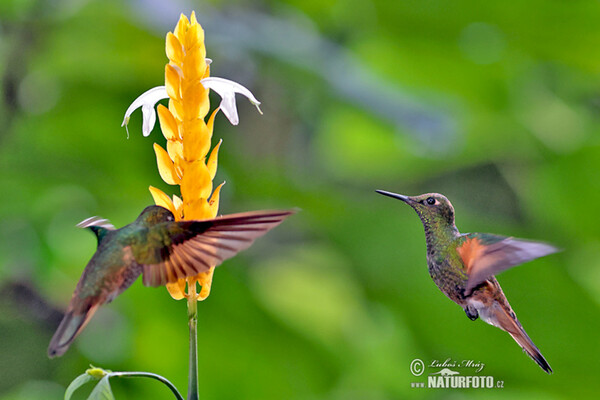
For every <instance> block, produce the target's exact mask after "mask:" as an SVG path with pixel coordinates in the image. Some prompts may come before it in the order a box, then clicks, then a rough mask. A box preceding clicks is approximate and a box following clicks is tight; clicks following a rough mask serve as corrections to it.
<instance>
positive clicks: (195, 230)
mask: <svg viewBox="0 0 600 400" xmlns="http://www.w3.org/2000/svg"><path fill="white" fill-rule="evenodd" d="M293 213H294V211H254V212H246V213H240V214H231V215H225V216H222V217H218V218H215V219H209V220H202V221H178V222H166V223H162V224H160V225H161V226H160V227H157V228H160V229H161V232H160V235H161V237H162V239H161V240H162V242H163V246H162V247H161V248H159V249H157V250H156V251H152V252H148V251H145V252H143V253H142V254H137V255H136V260H137V262H138V263H140V264H143V275H144V278H143V282H144V285H146V286H161V285H165V284H166V283H174V282H177V280H178V279H183V278H187V277H191V276H195V275H198V274H199V273H200V272H206V271H208V270H209V269H210V268H211V267H214V266H217V265H220V264H221V263H222V262H223V261H224V260H227V259H229V258H231V257H233V256H234V255H236V254H237V253H238V252H240V251H242V250H245V249H247V248H248V247H250V245H251V244H252V243H253V242H254V240H256V239H257V238H259V237H261V236H263V235H264V234H265V233H267V232H268V231H269V230H271V229H273V228H274V227H276V226H277V225H279V224H280V223H281V222H282V221H283V220H284V219H285V218H286V217H287V216H289V215H290V214H293ZM153 229H154V228H153Z"/></svg>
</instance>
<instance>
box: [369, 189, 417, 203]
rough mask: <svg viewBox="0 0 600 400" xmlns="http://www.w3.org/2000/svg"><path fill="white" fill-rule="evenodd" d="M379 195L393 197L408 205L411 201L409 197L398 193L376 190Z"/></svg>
mask: <svg viewBox="0 0 600 400" xmlns="http://www.w3.org/2000/svg"><path fill="white" fill-rule="evenodd" d="M376 192H377V193H379V194H382V195H384V196H388V197H393V198H394V199H398V200H402V201H403V202H405V203H408V202H409V201H410V199H409V198H408V196H404V195H401V194H398V193H392V192H386V191H385V190H376Z"/></svg>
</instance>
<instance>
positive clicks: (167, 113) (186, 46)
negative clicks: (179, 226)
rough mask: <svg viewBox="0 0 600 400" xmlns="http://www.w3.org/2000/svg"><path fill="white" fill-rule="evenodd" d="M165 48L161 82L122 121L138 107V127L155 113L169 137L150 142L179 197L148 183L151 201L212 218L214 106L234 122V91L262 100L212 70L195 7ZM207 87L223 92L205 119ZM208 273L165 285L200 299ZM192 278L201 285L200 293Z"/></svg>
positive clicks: (178, 295)
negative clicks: (163, 142)
mask: <svg viewBox="0 0 600 400" xmlns="http://www.w3.org/2000/svg"><path fill="white" fill-rule="evenodd" d="M165 51H166V54H167V57H168V58H169V62H168V63H167V64H166V66H165V70H164V71H165V72H164V73H165V85H164V86H157V87H155V88H152V89H150V90H147V91H146V92H144V93H142V95H140V96H138V98H136V99H135V100H134V101H133V103H132V104H131V105H130V106H129V108H128V109H127V111H125V116H124V119H123V124H124V125H126V124H127V122H128V121H129V117H130V115H131V113H132V112H134V111H135V110H137V109H138V108H142V117H143V128H142V133H143V134H144V136H148V135H149V134H150V131H151V130H152V127H154V125H155V122H156V113H158V118H159V121H160V127H161V130H162V132H163V135H164V137H165V138H166V139H167V144H166V148H163V147H161V146H159V145H158V144H155V145H154V152H155V153H156V160H157V165H158V170H159V173H160V176H161V178H162V179H163V180H164V181H165V182H166V183H168V184H171V185H177V184H179V186H180V192H181V197H178V196H175V195H173V197H172V198H170V197H169V196H167V195H166V194H165V193H164V192H162V191H161V190H159V189H157V188H155V187H152V186H150V192H151V194H152V197H153V198H154V202H155V203H156V204H157V205H160V206H163V207H165V208H167V209H169V210H170V211H171V212H172V213H173V214H174V216H175V218H176V219H177V220H181V219H186V220H202V219H208V218H214V217H215V216H216V215H217V213H218V209H219V197H220V192H221V188H222V186H223V183H222V184H220V185H218V186H217V187H216V188H215V189H214V191H213V182H212V180H213V179H214V177H215V175H216V173H217V163H218V153H219V149H220V146H221V143H222V142H221V141H219V143H217V144H216V145H215V146H214V148H213V149H212V151H211V139H212V135H213V128H214V123H215V116H216V114H217V112H219V111H223V113H224V114H225V116H226V117H227V119H228V120H229V121H230V122H231V123H232V124H233V125H237V124H238V122H239V117H238V113H237V108H236V101H235V96H236V94H241V95H243V96H245V97H246V98H248V99H249V100H250V102H251V103H252V104H254V105H255V106H256V107H257V108H258V106H259V105H260V102H259V101H258V100H257V99H256V98H255V97H254V95H253V94H252V93H251V92H250V91H249V90H248V89H247V88H245V87H244V86H242V85H240V84H239V83H236V82H233V81H230V80H227V79H223V78H219V77H211V76H210V73H211V68H210V60H208V59H207V58H206V47H205V45H204V30H203V29H202V26H200V24H199V23H198V21H197V19H196V14H195V13H192V14H191V16H190V19H188V18H187V17H186V16H185V15H183V14H181V16H180V18H179V21H178V22H177V25H176V26H175V29H174V30H173V32H172V33H168V34H167V35H166V40H165ZM209 90H213V91H214V92H216V93H217V94H218V95H219V96H220V97H221V103H220V105H219V106H218V107H217V109H216V110H214V111H213V112H212V113H211V114H210V116H209V117H208V120H206V116H207V114H208V112H209V110H210V102H209V96H208V95H209ZM165 98H168V99H169V105H168V108H167V107H164V106H162V105H159V106H158V107H157V110H156V113H155V112H154V107H155V106H156V104H157V102H158V101H160V100H162V99H165ZM259 112H260V110H259ZM209 152H210V155H209ZM213 268H214V267H213ZM212 276H213V269H212V268H211V269H210V271H208V272H206V273H203V274H200V275H198V276H196V277H193V278H188V279H185V280H184V279H182V280H179V281H178V282H176V283H174V284H168V285H167V289H168V290H169V293H171V296H173V298H175V299H182V298H184V297H187V298H188V305H189V304H190V303H189V302H190V301H193V300H196V299H198V300H203V299H205V298H206V297H207V296H208V294H209V293H210V287H211V282H212ZM171 278H173V276H171ZM196 283H198V284H200V285H201V286H202V289H201V291H200V293H198V294H197V293H196ZM186 284H187V290H188V293H187V295H186V293H185V290H186Z"/></svg>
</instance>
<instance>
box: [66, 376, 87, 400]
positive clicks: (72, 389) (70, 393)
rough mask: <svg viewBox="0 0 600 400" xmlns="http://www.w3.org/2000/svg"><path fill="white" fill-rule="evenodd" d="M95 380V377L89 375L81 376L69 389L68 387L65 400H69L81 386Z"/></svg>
mask: <svg viewBox="0 0 600 400" xmlns="http://www.w3.org/2000/svg"><path fill="white" fill-rule="evenodd" d="M93 380H94V377H92V376H90V375H88V374H87V373H85V374H81V375H79V376H78V377H77V378H75V379H74V380H73V382H71V384H70V385H69V387H67V391H66V392H65V400H69V399H70V398H71V396H73V393H74V392H75V391H76V390H77V389H79V388H80V387H81V386H83V385H85V384H86V383H88V382H89V381H93Z"/></svg>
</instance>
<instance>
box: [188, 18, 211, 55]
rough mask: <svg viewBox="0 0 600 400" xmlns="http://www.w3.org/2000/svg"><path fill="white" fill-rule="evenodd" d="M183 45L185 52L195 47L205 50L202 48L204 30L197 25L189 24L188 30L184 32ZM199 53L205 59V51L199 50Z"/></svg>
mask: <svg viewBox="0 0 600 400" xmlns="http://www.w3.org/2000/svg"><path fill="white" fill-rule="evenodd" d="M183 42H184V43H185V50H186V51H189V50H191V49H193V48H195V47H198V48H201V49H202V48H205V47H204V29H202V27H201V26H200V25H199V24H190V29H188V30H187V31H186V32H185V39H184V40H183ZM201 53H204V54H205V56H204V57H206V50H201Z"/></svg>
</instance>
